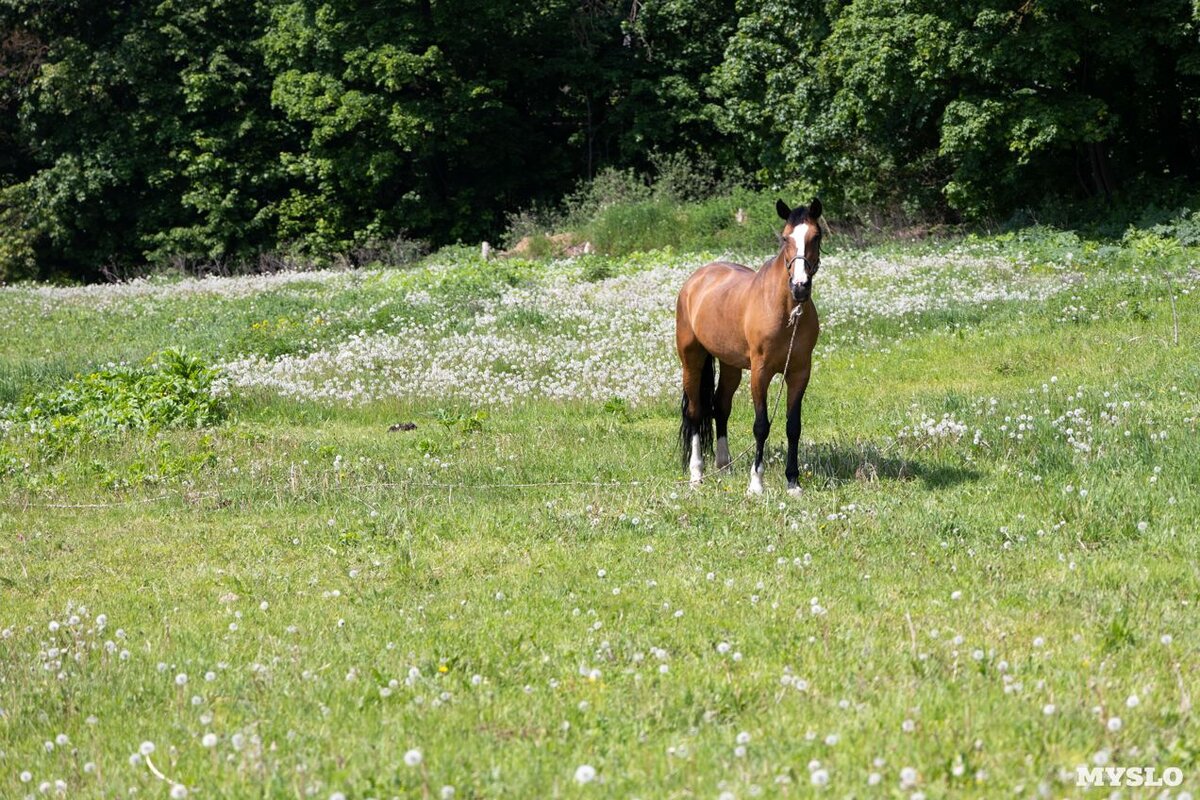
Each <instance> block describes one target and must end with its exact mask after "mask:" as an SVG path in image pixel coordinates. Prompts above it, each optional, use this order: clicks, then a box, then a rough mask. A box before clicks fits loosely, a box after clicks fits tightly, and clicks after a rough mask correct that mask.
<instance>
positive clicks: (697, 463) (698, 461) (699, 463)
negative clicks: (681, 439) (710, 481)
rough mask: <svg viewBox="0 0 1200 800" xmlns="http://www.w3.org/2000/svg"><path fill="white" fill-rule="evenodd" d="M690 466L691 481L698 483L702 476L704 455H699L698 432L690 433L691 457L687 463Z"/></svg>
mask: <svg viewBox="0 0 1200 800" xmlns="http://www.w3.org/2000/svg"><path fill="white" fill-rule="evenodd" d="M688 466H689V467H690V468H691V473H692V483H699V482H700V480H701V479H702V478H703V477H704V457H703V456H702V455H700V434H698V433H694V434H692V459H691V462H690V463H689V464H688Z"/></svg>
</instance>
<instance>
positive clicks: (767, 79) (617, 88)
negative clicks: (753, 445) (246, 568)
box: [0, 0, 1200, 281]
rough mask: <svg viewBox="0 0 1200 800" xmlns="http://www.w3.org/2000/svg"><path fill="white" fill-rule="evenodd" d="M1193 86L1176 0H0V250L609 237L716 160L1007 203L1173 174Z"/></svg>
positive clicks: (172, 259)
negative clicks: (106, 0) (383, 4)
mask: <svg viewBox="0 0 1200 800" xmlns="http://www.w3.org/2000/svg"><path fill="white" fill-rule="evenodd" d="M1197 97H1200V20H1198V19H1197V17H1196V13H1195V5H1194V3H1193V2H1189V1H1188V0H1149V2H1143V3H1137V4H1129V3H1126V4H1102V5H1095V4H1092V3H1082V2H1079V1H1078V0H1051V1H1050V2H1037V3H1025V4H1016V5H1014V4H1012V3H1010V2H1006V1H1005V0H971V2H967V3H942V2H937V0H833V1H832V2H830V1H827V0H763V1H762V2H750V0H661V2H653V3H645V2H636V3H630V2H628V0H595V1H594V2H587V3H576V2H567V1H566V0H552V2H548V3H540V4H534V5H532V6H531V5H528V4H525V5H519V4H513V3H509V2H499V3H496V2H483V0H454V2H450V3H442V2H439V3H432V2H430V0H403V2H399V3H394V4H391V5H389V6H388V7H387V8H386V9H382V8H380V7H378V6H375V5H363V4H361V3H353V2H348V0H252V1H251V2H244V3H235V2H230V0H197V1H196V2H191V3H180V2H179V0H134V2H128V3H119V4H110V5H109V6H105V7H104V8H102V9H100V8H97V7H93V4H90V3H87V2H85V0H63V2H56V3H32V2H29V0H0V280H4V281H11V280H17V279H24V278H50V277H58V276H63V277H68V278H75V279H85V280H90V279H96V278H99V277H101V276H103V275H108V274H114V273H115V274H126V273H127V272H128V271H130V270H131V269H140V268H144V267H146V266H148V265H157V266H161V265H176V266H180V265H183V266H188V265H192V266H194V265H207V266H209V267H214V268H219V269H232V268H236V267H238V266H239V265H243V266H246V265H250V266H254V265H258V264H259V263H260V259H261V258H262V256H263V254H264V253H268V252H278V253H285V254H288V255H291V256H296V257H303V258H305V259H307V260H311V261H315V262H317V263H329V262H331V261H334V260H335V259H343V260H345V261H347V262H349V263H352V264H362V263H375V262H379V263H407V261H409V260H411V258H410V256H411V252H410V251H409V250H407V249H405V248H400V249H397V248H395V247H393V244H394V243H395V242H396V241H397V237H398V236H401V235H402V234H403V235H404V236H405V239H404V240H402V241H418V242H420V241H428V242H431V243H432V244H434V245H439V246H440V245H445V244H448V243H452V242H456V241H469V242H478V241H480V240H488V241H493V242H496V241H499V240H500V237H501V235H502V234H503V233H504V231H505V230H506V229H507V230H508V232H509V237H508V239H507V243H508V244H510V245H511V244H513V243H515V242H516V241H519V240H520V239H521V238H524V237H526V236H530V235H534V234H540V233H546V232H549V231H553V230H555V229H558V228H561V227H562V225H563V224H564V222H565V223H566V224H567V226H568V227H571V228H574V229H579V228H580V227H582V226H583V225H584V224H585V223H589V222H590V221H591V220H593V219H596V218H598V217H600V216H603V215H605V214H607V213H608V208H609V206H611V205H613V204H617V205H626V206H632V205H636V204H638V203H643V204H644V205H643V207H642V208H641V209H640V210H638V211H637V212H636V213H634V214H633V215H632V217H628V218H626V217H622V215H623V214H624V213H625V212H616V214H615V216H614V217H613V218H612V219H610V220H608V221H606V222H597V223H596V225H597V226H598V229H597V231H596V233H597V234H598V235H599V234H600V233H605V235H606V236H610V237H611V236H615V235H616V234H618V233H619V231H618V230H617V229H616V228H615V227H614V226H617V225H623V224H628V225H630V226H632V229H631V231H629V233H628V234H627V235H626V236H625V238H626V239H627V242H626V243H625V244H622V245H620V246H621V247H628V246H634V245H635V244H637V243H638V242H642V243H645V242H648V241H649V240H650V239H651V238H653V237H651V236H650V234H649V233H648V228H649V226H655V225H670V224H672V223H675V224H678V222H679V220H678V219H676V218H675V215H674V214H673V213H672V209H671V204H673V203H678V202H684V201H686V202H697V201H705V200H707V199H708V198H711V197H714V196H719V195H722V194H725V193H728V192H729V191H730V190H731V189H732V188H733V186H734V185H735V184H743V185H747V186H749V187H750V188H756V189H757V188H762V187H767V186H797V187H801V188H802V189H803V192H802V194H809V193H811V192H813V191H819V192H820V193H822V194H823V195H824V196H825V197H826V198H827V200H828V202H829V203H830V206H831V208H837V209H839V216H842V217H853V216H858V217H863V218H866V217H868V216H872V215H874V216H879V215H878V214H877V212H878V211H879V210H880V209H886V210H887V211H889V212H890V217H891V218H892V219H896V220H900V219H904V218H910V217H927V216H930V215H933V216H937V217H943V218H948V219H951V220H955V219H978V218H986V217H1000V218H1003V217H1006V216H1010V215H1012V214H1013V213H1014V212H1018V211H1021V210H1022V209H1033V208H1040V207H1042V206H1044V205H1045V204H1046V203H1047V202H1050V201H1052V199H1053V198H1059V197H1062V198H1067V199H1068V200H1069V201H1071V202H1075V201H1077V200H1079V199H1080V198H1087V197H1092V198H1102V199H1103V200H1104V201H1106V202H1107V201H1109V200H1111V199H1113V198H1118V199H1119V197H1120V195H1121V194H1122V192H1128V191H1129V190H1130V188H1131V187H1135V186H1137V185H1139V184H1144V183H1147V182H1155V183H1156V184H1157V183H1158V182H1162V181H1164V180H1166V181H1178V180H1182V181H1183V182H1184V183H1186V182H1187V181H1188V180H1194V179H1195V176H1196V175H1197V174H1200V144H1198V143H1200V105H1198V104H1197V102H1196V98H1197ZM644 176H651V177H652V178H653V186H651V185H649V184H648V182H647V180H646V179H645V177H644ZM564 198H565V200H564ZM518 209H528V210H527V211H524V212H520V213H517V212H518ZM618 217H621V218H619V219H618ZM688 224H690V223H688V222H687V221H686V220H685V221H684V226H685V229H686V226H687V225H688ZM697 224H699V223H697ZM1125 224H1128V220H1126V221H1123V224H1121V225H1118V226H1117V231H1116V232H1117V233H1119V231H1120V230H1121V229H1123V227H1124V225H1125ZM701 227H703V225H701ZM600 229H604V230H603V231H602V230H600ZM605 231H607V232H605ZM688 236H700V237H701V238H702V239H703V240H704V241H720V240H721V237H720V236H716V235H715V234H713V235H711V236H708V235H706V234H701V233H696V232H693V233H689V234H687V236H684V237H681V238H679V241H686V240H687V237H688ZM705 236H708V238H704V237H705ZM539 246H543V247H547V248H548V249H554V248H553V246H549V245H546V244H545V243H542V244H541V245H539ZM614 246H615V245H614Z"/></svg>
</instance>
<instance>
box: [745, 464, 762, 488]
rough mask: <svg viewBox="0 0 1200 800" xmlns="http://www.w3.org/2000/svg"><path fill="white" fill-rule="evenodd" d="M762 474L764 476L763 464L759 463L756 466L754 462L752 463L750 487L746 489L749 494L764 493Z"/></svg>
mask: <svg viewBox="0 0 1200 800" xmlns="http://www.w3.org/2000/svg"><path fill="white" fill-rule="evenodd" d="M762 476H763V465H762V464H759V465H758V466H757V467H756V466H754V465H753V464H751V465H750V487H749V488H748V489H746V492H747V493H748V494H762V493H763V485H762Z"/></svg>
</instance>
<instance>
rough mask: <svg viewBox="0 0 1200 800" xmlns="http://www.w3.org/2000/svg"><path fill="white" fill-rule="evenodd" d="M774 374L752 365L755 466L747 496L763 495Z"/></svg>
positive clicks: (751, 383) (751, 385)
mask: <svg viewBox="0 0 1200 800" xmlns="http://www.w3.org/2000/svg"><path fill="white" fill-rule="evenodd" d="M772 377H774V376H773V375H772V373H770V372H768V371H767V370H766V369H765V368H764V367H763V365H762V364H754V363H751V365H750V398H751V400H752V401H753V402H754V464H753V465H751V467H750V486H749V487H748V488H747V489H746V493H747V494H762V493H763V483H762V476H763V450H764V449H765V447H766V444H767V436H768V435H769V434H770V433H771V419H770V417H768V416H767V389H768V388H769V387H770V386H771V378H772Z"/></svg>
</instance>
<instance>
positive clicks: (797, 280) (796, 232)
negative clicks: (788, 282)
mask: <svg viewBox="0 0 1200 800" xmlns="http://www.w3.org/2000/svg"><path fill="white" fill-rule="evenodd" d="M807 238H808V223H807V222H802V223H800V224H799V225H797V226H796V227H794V228H792V241H793V242H795V243H796V255H798V256H803V255H804V240H805V239H807ZM796 267H797V268H795V269H793V270H792V283H793V284H795V285H796V286H807V285H808V272H807V271H806V270H805V269H804V266H803V262H797V263H796Z"/></svg>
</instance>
